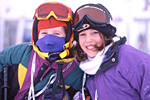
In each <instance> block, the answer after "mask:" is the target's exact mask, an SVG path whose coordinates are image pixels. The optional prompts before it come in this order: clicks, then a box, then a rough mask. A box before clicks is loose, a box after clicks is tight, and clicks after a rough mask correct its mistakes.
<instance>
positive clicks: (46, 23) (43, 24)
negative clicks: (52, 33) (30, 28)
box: [38, 17, 67, 33]
mask: <svg viewBox="0 0 150 100" xmlns="http://www.w3.org/2000/svg"><path fill="white" fill-rule="evenodd" d="M59 26H65V27H66V28H67V24H66V22H64V21H58V20H56V19H55V18H54V17H51V18H50V19H49V20H39V22H38V33H39V32H40V30H41V29H48V28H54V27H59Z"/></svg>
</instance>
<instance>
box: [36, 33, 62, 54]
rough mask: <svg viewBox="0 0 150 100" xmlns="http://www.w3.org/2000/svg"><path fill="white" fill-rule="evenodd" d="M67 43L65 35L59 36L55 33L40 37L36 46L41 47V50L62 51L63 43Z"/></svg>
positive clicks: (45, 51) (46, 51)
mask: <svg viewBox="0 0 150 100" xmlns="http://www.w3.org/2000/svg"><path fill="white" fill-rule="evenodd" d="M64 44H65V38H64V37H57V36H54V35H51V34H49V35H46V36H45V37H43V38H41V39H38V40H37V42H36V46H38V47H39V49H40V51H41V52H44V53H48V52H61V51H63V45H64Z"/></svg>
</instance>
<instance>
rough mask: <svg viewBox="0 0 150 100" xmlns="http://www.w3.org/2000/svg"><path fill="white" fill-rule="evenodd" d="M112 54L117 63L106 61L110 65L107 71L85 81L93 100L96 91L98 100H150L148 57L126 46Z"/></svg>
mask: <svg viewBox="0 0 150 100" xmlns="http://www.w3.org/2000/svg"><path fill="white" fill-rule="evenodd" d="M115 54H116V55H117V59H115V58H114V57H113V56H110V57H109V58H105V60H104V62H105V61H107V60H110V61H112V64H110V65H111V66H110V67H109V68H108V69H107V70H104V71H101V69H100V70H99V71H98V72H97V73H96V74H95V75H94V76H89V78H88V79H87V82H86V87H87V88H88V90H89V92H90V95H91V97H92V100H94V98H95V91H96V90H97V96H98V100H150V55H148V54H146V53H144V52H142V51H139V50H137V49H135V48H134V47H132V46H129V45H125V44H122V45H120V46H119V47H118V48H117V49H116V52H115ZM115 60H117V62H116V63H113V62H114V61H115ZM101 67H102V66H101Z"/></svg>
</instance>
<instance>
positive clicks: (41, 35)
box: [38, 34, 46, 39]
mask: <svg viewBox="0 0 150 100" xmlns="http://www.w3.org/2000/svg"><path fill="white" fill-rule="evenodd" d="M44 36H46V35H43V34H39V36H38V39H41V38H43V37H44Z"/></svg>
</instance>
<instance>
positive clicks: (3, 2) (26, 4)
mask: <svg viewBox="0 0 150 100" xmlns="http://www.w3.org/2000/svg"><path fill="white" fill-rule="evenodd" d="M49 1H54V0H0V16H3V17H4V16H5V17H11V18H15V17H18V16H21V15H25V16H27V17H29V18H30V17H31V16H33V14H34V11H35V9H36V8H37V7H38V6H39V5H40V4H41V3H43V2H49ZM56 1H58V2H61V3H64V4H66V5H67V6H69V7H70V8H72V10H73V11H75V9H76V8H77V7H79V6H81V5H82V4H85V3H102V4H103V5H104V6H106V8H108V9H109V10H110V12H111V13H115V12H118V10H119V12H121V10H122V8H123V5H124V4H125V3H126V1H127V0H121V2H120V0H56ZM118 8H119V9H118ZM6 11H9V14H8V13H6ZM114 11H115V12H114Z"/></svg>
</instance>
